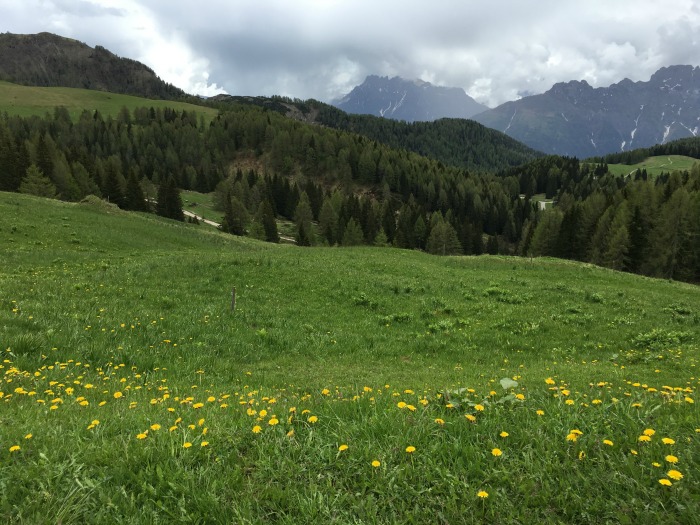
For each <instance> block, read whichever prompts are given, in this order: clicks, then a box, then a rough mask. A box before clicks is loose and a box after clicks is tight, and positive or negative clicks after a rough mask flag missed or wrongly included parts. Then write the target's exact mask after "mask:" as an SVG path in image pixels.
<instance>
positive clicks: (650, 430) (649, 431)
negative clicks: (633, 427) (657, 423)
mask: <svg viewBox="0 0 700 525" xmlns="http://www.w3.org/2000/svg"><path fill="white" fill-rule="evenodd" d="M642 434H644V435H645V436H649V437H651V436H653V435H654V434H656V430H654V429H653V428H647V429H645V430H644V432H642Z"/></svg>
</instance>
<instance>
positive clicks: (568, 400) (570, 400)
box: [564, 399, 575, 406]
mask: <svg viewBox="0 0 700 525" xmlns="http://www.w3.org/2000/svg"><path fill="white" fill-rule="evenodd" d="M564 403H566V404H567V405H569V406H571V405H573V404H574V403H575V401H574V400H573V399H567V400H566V401H564Z"/></svg>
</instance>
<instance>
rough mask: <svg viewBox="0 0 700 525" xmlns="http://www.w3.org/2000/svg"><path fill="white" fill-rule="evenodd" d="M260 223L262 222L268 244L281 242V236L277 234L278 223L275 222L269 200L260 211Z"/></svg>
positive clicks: (262, 205) (263, 203)
mask: <svg viewBox="0 0 700 525" xmlns="http://www.w3.org/2000/svg"><path fill="white" fill-rule="evenodd" d="M258 213H259V216H260V221H261V222H262V225H263V229H264V230H265V240H266V241H267V242H274V243H278V242H280V236H279V233H278V232H277V222H276V221H275V214H274V213H273V211H272V205H271V204H270V201H269V200H264V201H263V202H262V204H261V205H260V208H259V210H258Z"/></svg>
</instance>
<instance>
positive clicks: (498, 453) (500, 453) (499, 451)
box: [491, 448, 503, 457]
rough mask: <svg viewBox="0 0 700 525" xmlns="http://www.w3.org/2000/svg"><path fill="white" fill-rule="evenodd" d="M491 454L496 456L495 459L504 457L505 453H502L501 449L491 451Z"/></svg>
mask: <svg viewBox="0 0 700 525" xmlns="http://www.w3.org/2000/svg"><path fill="white" fill-rule="evenodd" d="M491 454H492V455H494V456H495V457H498V456H500V455H502V454H503V452H501V449H500V448H494V449H493V450H491Z"/></svg>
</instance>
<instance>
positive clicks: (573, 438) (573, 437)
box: [566, 432, 578, 441]
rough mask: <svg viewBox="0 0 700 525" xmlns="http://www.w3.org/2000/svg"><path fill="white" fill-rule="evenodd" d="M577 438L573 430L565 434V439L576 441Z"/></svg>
mask: <svg viewBox="0 0 700 525" xmlns="http://www.w3.org/2000/svg"><path fill="white" fill-rule="evenodd" d="M577 439H578V434H574V433H573V432H570V433H569V434H568V435H567V436H566V440H567V441H576V440H577Z"/></svg>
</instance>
